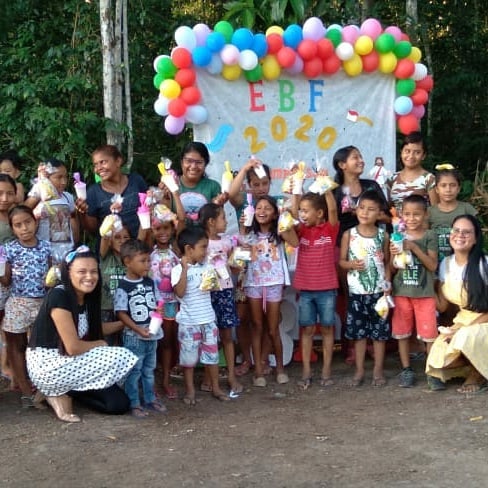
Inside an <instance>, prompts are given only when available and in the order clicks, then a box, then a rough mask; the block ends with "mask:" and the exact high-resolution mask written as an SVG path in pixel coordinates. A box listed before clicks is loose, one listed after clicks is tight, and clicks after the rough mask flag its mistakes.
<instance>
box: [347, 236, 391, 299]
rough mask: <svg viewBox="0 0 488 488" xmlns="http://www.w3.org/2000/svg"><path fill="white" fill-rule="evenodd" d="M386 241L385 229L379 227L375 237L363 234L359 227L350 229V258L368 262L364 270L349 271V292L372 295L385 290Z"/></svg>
mask: <svg viewBox="0 0 488 488" xmlns="http://www.w3.org/2000/svg"><path fill="white" fill-rule="evenodd" d="M384 243H385V231H384V229H381V228H378V230H377V232H376V235H375V236H373V237H365V236H363V235H361V234H360V233H359V231H358V228H357V227H353V228H352V229H350V230H349V249H348V251H347V258H348V260H349V261H353V260H355V259H360V260H364V261H365V262H366V269H365V270H364V271H360V270H357V269H354V270H349V271H348V272H347V286H348V289H349V293H352V294H354V295H371V294H373V293H381V292H382V291H383V287H382V285H383V282H384V281H385V255H384V252H383V248H384Z"/></svg>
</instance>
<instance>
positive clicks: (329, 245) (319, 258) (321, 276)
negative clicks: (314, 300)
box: [293, 222, 339, 291]
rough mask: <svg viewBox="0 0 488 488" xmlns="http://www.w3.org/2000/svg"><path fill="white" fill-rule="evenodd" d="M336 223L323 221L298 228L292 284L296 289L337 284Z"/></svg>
mask: <svg viewBox="0 0 488 488" xmlns="http://www.w3.org/2000/svg"><path fill="white" fill-rule="evenodd" d="M338 232H339V223H337V224H335V225H331V224H330V223H329V222H324V223H322V224H319V225H315V226H312V227H308V226H306V225H303V224H300V225H299V226H298V228H297V235H298V239H299V242H300V243H299V245H298V256H297V266H296V269H295V274H294V276H293V287H294V288H295V289H297V290H308V291H321V290H334V289H336V288H338V287H339V282H338V279H337V269H336V264H335V245H336V239H337V234H338Z"/></svg>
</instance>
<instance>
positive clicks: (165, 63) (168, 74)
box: [156, 58, 178, 79]
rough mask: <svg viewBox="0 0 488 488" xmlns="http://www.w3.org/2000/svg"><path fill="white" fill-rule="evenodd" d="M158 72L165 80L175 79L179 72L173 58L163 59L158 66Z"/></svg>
mask: <svg viewBox="0 0 488 488" xmlns="http://www.w3.org/2000/svg"><path fill="white" fill-rule="evenodd" d="M156 71H157V72H158V73H160V74H162V75H163V76H164V78H165V79H168V78H173V76H174V75H175V74H176V72H177V71H178V68H177V67H176V66H175V65H174V63H173V61H171V58H161V59H160V60H159V61H158V63H157V65H156Z"/></svg>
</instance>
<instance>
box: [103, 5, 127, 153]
mask: <svg viewBox="0 0 488 488" xmlns="http://www.w3.org/2000/svg"><path fill="white" fill-rule="evenodd" d="M120 1H121V0H116V9H115V18H114V15H113V13H112V1H111V0H100V33H101V39H102V65H103V113H104V116H105V119H106V129H105V130H106V134H107V144H113V145H115V146H117V147H119V148H120V147H121V146H122V143H123V132H122V130H121V127H122V124H123V119H122V115H123V110H122V84H121V81H122V74H121V25H120V17H121V15H120V14H121V8H120V5H119V4H120Z"/></svg>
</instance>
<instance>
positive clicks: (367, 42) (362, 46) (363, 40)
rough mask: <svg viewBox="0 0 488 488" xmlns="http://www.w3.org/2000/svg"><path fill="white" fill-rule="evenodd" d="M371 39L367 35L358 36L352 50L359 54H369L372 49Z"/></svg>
mask: <svg viewBox="0 0 488 488" xmlns="http://www.w3.org/2000/svg"><path fill="white" fill-rule="evenodd" d="M373 47H374V44H373V39H371V37H369V36H359V37H358V38H357V39H356V42H355V43H354V50H355V51H356V52H357V53H358V54H360V55H361V56H365V55H366V54H369V53H370V52H371V51H372V50H373Z"/></svg>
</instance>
